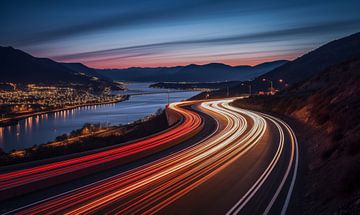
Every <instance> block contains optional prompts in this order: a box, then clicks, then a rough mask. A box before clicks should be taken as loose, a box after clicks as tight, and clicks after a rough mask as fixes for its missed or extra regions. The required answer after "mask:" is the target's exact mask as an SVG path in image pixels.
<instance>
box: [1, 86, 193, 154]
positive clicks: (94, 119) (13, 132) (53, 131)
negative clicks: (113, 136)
mask: <svg viewBox="0 0 360 215" xmlns="http://www.w3.org/2000/svg"><path fill="white" fill-rule="evenodd" d="M148 86H149V83H132V84H128V89H129V90H128V91H127V92H119V93H122V94H124V93H125V94H130V95H131V94H138V93H141V92H147V93H148V92H152V93H154V94H144V95H133V96H131V97H130V99H129V100H127V101H123V102H119V103H116V104H106V105H94V106H85V107H80V108H76V109H72V110H66V111H59V112H55V113H49V114H43V115H40V116H34V117H29V118H26V119H23V120H20V121H19V123H18V125H15V126H6V127H0V147H1V148H2V149H3V150H4V151H6V152H8V151H11V150H13V149H21V148H27V147H30V146H33V145H35V144H41V143H46V142H48V141H52V140H54V139H55V137H57V136H59V135H61V134H64V133H69V132H71V131H72V130H75V129H78V128H80V127H82V126H83V125H84V124H85V123H111V124H112V125H117V124H125V123H129V122H132V121H135V120H138V119H141V118H143V117H145V116H147V115H149V114H152V113H155V112H156V111H157V110H158V109H159V108H164V107H165V105H166V104H167V103H168V95H169V101H170V102H175V101H181V100H184V99H187V98H190V97H192V96H194V95H196V94H197V92H171V93H169V94H168V93H167V90H164V89H153V88H149V87H148ZM164 92H165V93H164Z"/></svg>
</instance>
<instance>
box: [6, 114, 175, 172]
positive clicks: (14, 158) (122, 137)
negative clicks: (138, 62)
mask: <svg viewBox="0 0 360 215" xmlns="http://www.w3.org/2000/svg"><path fill="white" fill-rule="evenodd" d="M172 125H174V124H172ZM172 125H169V123H168V119H167V116H166V114H165V112H164V111H161V112H158V113H156V114H153V115H150V116H148V117H145V118H143V119H139V120H137V121H134V122H133V123H130V124H126V125H119V126H111V127H105V128H101V127H100V128H99V129H98V130H96V131H94V132H93V131H89V129H88V126H84V127H83V128H82V129H78V130H76V131H75V132H71V133H78V135H77V136H72V137H71V138H65V139H64V140H61V141H56V140H55V141H52V142H49V143H46V144H41V145H35V146H33V147H30V148H26V149H21V150H14V151H12V152H9V153H4V152H2V153H1V154H0V166H7V165H14V164H20V163H21V164H23V163H27V162H30V161H38V160H43V159H57V158H58V157H59V156H71V155H73V154H78V153H82V152H85V153H86V152H88V151H92V150H102V149H105V148H107V147H111V146H115V145H116V146H118V145H120V144H125V143H126V142H129V141H132V140H135V139H139V138H143V137H146V136H149V135H152V134H155V133H158V132H161V131H163V130H166V129H168V128H169V127H170V126H172ZM84 130H86V133H85V134H84V132H82V131H84ZM59 137H61V136H59Z"/></svg>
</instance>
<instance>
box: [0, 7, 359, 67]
mask: <svg viewBox="0 0 360 215" xmlns="http://www.w3.org/2000/svg"><path fill="white" fill-rule="evenodd" d="M359 11H360V1H359V0H354V1H352V0H337V1H331V0H322V1H319V0H311V1H307V0H296V1H293V0H287V1H286V0H285V1H278V0H276V1H275V0H273V1H269V0H256V1H254V0H252V1H242V0H179V1H175V0H121V1H120V0H117V1H115V0H107V1H100V0H99V1H90V0H87V1H77V0H71V1H70V0H69V1H68V0H62V1H52V0H26V1H23V0H4V1H3V0H2V1H1V2H0V26H1V29H0V45H2V46H13V47H15V48H18V49H22V50H24V51H27V52H29V53H31V54H33V55H35V56H37V57H50V58H52V59H54V60H57V61H65V62H82V63H85V64H86V65H88V66H91V67H96V68H124V67H132V66H142V67H156V66H172V65H186V64H190V63H197V64H205V63H209V62H222V63H226V64H231V65H245V64H248V65H254V64H258V63H261V62H264V61H271V60H278V59H288V60H292V59H294V58H296V57H298V56H300V55H302V54H304V53H306V52H308V51H310V50H312V49H314V48H316V47H318V46H319V45H322V44H324V43H326V42H328V41H330V40H333V39H337V38H340V37H343V36H346V35H349V34H352V33H355V32H358V31H360V12H359Z"/></svg>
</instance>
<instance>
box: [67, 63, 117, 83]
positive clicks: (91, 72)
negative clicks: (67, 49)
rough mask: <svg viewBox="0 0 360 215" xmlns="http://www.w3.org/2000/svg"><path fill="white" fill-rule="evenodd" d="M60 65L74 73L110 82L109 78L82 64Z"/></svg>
mask: <svg viewBox="0 0 360 215" xmlns="http://www.w3.org/2000/svg"><path fill="white" fill-rule="evenodd" d="M61 64H62V65H63V66H65V67H66V68H68V69H71V70H73V71H75V72H78V73H84V74H86V75H88V76H94V77H97V78H100V79H103V80H108V81H111V79H110V78H108V77H106V76H104V75H101V74H99V73H98V72H97V70H96V69H93V68H90V67H87V66H85V65H84V64H82V63H61Z"/></svg>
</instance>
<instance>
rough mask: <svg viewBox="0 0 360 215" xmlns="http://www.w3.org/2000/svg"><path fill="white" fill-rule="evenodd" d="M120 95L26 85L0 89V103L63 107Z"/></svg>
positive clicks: (111, 100)
mask: <svg viewBox="0 0 360 215" xmlns="http://www.w3.org/2000/svg"><path fill="white" fill-rule="evenodd" d="M121 98H122V96H115V95H109V94H108V93H103V94H101V95H94V94H92V93H89V92H87V91H85V90H78V89H74V88H70V87H56V86H37V85H33V84H29V85H27V87H26V89H18V88H16V89H14V90H10V91H4V90H3V91H1V90H0V104H8V105H22V106H24V105H41V106H47V107H64V106H74V105H82V104H91V103H105V102H115V101H117V100H118V99H121Z"/></svg>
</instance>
